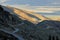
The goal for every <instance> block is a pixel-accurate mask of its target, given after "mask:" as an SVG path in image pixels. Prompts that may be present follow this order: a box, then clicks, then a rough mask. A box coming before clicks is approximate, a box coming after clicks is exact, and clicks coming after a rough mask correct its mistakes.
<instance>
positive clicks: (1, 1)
mask: <svg viewBox="0 0 60 40" xmlns="http://www.w3.org/2000/svg"><path fill="white" fill-rule="evenodd" d="M7 1H9V0H0V4H3V3H5V2H7Z"/></svg>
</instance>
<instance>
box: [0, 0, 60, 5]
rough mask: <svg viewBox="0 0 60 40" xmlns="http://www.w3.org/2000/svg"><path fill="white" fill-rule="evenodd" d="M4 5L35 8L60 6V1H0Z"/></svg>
mask: <svg viewBox="0 0 60 40" xmlns="http://www.w3.org/2000/svg"><path fill="white" fill-rule="evenodd" d="M0 2H3V4H11V5H12V4H18V5H25V4H28V5H33V6H60V0H0Z"/></svg>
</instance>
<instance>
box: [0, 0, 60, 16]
mask: <svg viewBox="0 0 60 40" xmlns="http://www.w3.org/2000/svg"><path fill="white" fill-rule="evenodd" d="M0 4H3V5H11V6H14V7H17V8H23V9H25V10H31V11H32V10H33V11H36V12H42V13H51V14H52V13H53V14H55V13H56V11H59V13H58V12H57V13H58V14H56V15H60V0H0Z"/></svg>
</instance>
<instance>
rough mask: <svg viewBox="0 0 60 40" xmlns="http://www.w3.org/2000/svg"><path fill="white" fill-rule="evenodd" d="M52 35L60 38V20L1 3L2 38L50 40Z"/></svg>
mask: <svg viewBox="0 0 60 40" xmlns="http://www.w3.org/2000/svg"><path fill="white" fill-rule="evenodd" d="M51 36H52V37H54V39H60V21H55V20H51V19H49V18H47V17H44V16H42V15H39V14H33V13H28V12H27V11H24V10H22V9H17V8H14V7H10V6H2V5H0V40H50V39H51V38H50V37H51ZM52 39H53V38H52Z"/></svg>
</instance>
